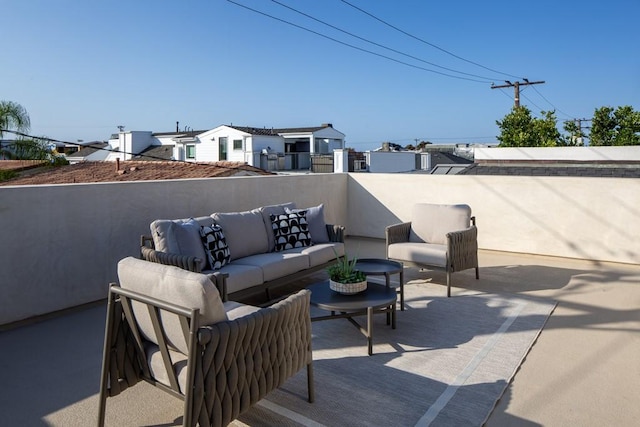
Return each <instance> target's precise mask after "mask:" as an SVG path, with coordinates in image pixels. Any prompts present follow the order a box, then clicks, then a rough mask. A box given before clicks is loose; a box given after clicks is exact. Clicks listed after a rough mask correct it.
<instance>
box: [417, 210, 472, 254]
mask: <svg viewBox="0 0 640 427" xmlns="http://www.w3.org/2000/svg"><path fill="white" fill-rule="evenodd" d="M470 222H471V208H470V207H469V206H468V205H435V204H431V203H416V204H415V205H413V209H412V212H411V231H410V233H409V241H410V242H426V243H435V244H440V245H444V244H446V243H447V233H448V232H450V231H458V230H464V229H466V228H468V227H469V224H470Z"/></svg>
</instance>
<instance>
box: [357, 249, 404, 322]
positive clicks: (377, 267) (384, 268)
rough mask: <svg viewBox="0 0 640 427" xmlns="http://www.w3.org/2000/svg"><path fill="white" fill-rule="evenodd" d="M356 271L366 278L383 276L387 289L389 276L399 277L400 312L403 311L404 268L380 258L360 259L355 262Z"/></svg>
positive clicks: (396, 262) (397, 263) (389, 280)
mask: <svg viewBox="0 0 640 427" xmlns="http://www.w3.org/2000/svg"><path fill="white" fill-rule="evenodd" d="M356 269H358V270H360V271H362V272H363V273H364V274H366V275H367V276H384V280H385V284H386V285H387V288H389V287H390V286H391V275H392V274H397V275H399V276H400V310H404V266H403V265H402V263H401V262H398V261H391V260H388V259H382V258H362V259H359V260H357V262H356Z"/></svg>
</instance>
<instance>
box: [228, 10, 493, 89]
mask: <svg viewBox="0 0 640 427" xmlns="http://www.w3.org/2000/svg"><path fill="white" fill-rule="evenodd" d="M227 1H228V2H229V3H232V4H234V5H236V6H239V7H242V8H244V9H247V10H250V11H251V12H254V13H257V14H259V15H262V16H266V17H268V18H271V19H274V20H276V21H279V22H282V23H284V24H287V25H291V26H292V27H295V28H298V29H301V30H303V31H307V32H309V33H312V34H315V35H317V36H320V37H323V38H325V39H327V40H331V41H333V42H335V43H338V44H341V45H343V46H347V47H350V48H352V49H355V50H359V51H361V52H365V53H368V54H370V55H375V56H378V57H380V58H384V59H388V60H389V61H393V62H396V63H398V64H402V65H406V66H407V67H411V68H415V69H418V70H422V71H427V72H430V73H435V74H440V75H442V76H446V77H451V78H454V79H459V80H468V81H471V82H476V83H487V80H486V79H485V80H477V79H471V78H468V77H461V76H454V75H452V74H447V73H443V72H441V71H436V70H431V69H429V68H425V67H421V66H419V65H414V64H409V63H408V62H404V61H400V60H398V59H395V58H391V57H390V56H386V55H382V54H381V53H377V52H373V51H371V50H368V49H364V48H361V47H358V46H355V45H352V44H349V43H347V42H343V41H341V40H338V39H335V38H333V37H329V36H327V35H325V34H322V33H319V32H317V31H314V30H311V29H309V28H306V27H303V26H301V25H298V24H294V23H293V22H290V21H287V20H284V19H282V18H278V17H276V16H273V15H269V14H268V13H265V12H262V11H259V10H257V9H253V8H251V7H249V6H246V5H244V4H241V3H238V2H236V1H233V0H227Z"/></svg>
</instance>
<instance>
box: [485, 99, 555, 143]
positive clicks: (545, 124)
mask: <svg viewBox="0 0 640 427" xmlns="http://www.w3.org/2000/svg"><path fill="white" fill-rule="evenodd" d="M541 115H542V117H541V118H534V117H532V116H531V111H530V110H529V109H528V108H527V107H523V106H520V107H514V108H513V109H512V110H511V112H510V113H509V114H507V115H506V116H505V117H504V119H502V120H501V121H500V120H497V121H496V124H497V125H498V127H500V135H499V136H498V137H497V138H498V141H500V147H553V146H556V145H564V144H563V139H562V136H561V135H560V131H558V128H557V127H556V117H555V112H554V111H542V113H541Z"/></svg>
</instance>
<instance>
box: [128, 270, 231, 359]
mask: <svg viewBox="0 0 640 427" xmlns="http://www.w3.org/2000/svg"><path fill="white" fill-rule="evenodd" d="M118 280H119V282H120V286H121V287H122V288H124V289H129V290H132V291H135V292H139V293H141V294H144V295H147V296H150V297H153V298H157V299H159V300H162V301H166V302H170V303H172V304H176V305H179V306H182V307H186V308H198V309H200V319H199V321H200V325H201V326H202V325H210V324H213V323H217V322H221V321H225V320H227V314H226V313H225V310H224V305H223V304H222V300H221V299H220V294H219V293H218V289H217V288H216V287H215V285H214V284H213V283H211V280H209V278H208V277H207V276H206V275H204V274H200V273H193V272H190V271H187V270H183V269H181V268H178V267H174V266H170V265H162V264H156V263H154V262H148V261H143V260H140V259H137V258H133V257H127V258H124V259H123V260H121V261H120V262H119V263H118ZM133 311H134V314H135V316H136V319H137V321H138V324H139V325H140V329H141V331H142V333H143V335H144V336H145V338H146V339H147V340H149V341H151V342H153V343H155V344H158V340H157V339H156V338H155V334H154V332H153V325H152V324H151V317H150V316H149V312H148V310H147V308H146V306H143V305H142V304H139V303H136V304H134V305H133ZM161 321H162V325H163V326H164V329H165V331H166V335H167V341H168V344H170V345H171V346H172V347H174V348H175V349H177V350H178V351H180V352H182V353H185V354H186V353H187V342H186V341H185V339H184V334H183V333H182V328H181V327H180V322H179V319H178V317H177V316H175V315H174V314H172V313H168V312H162V314H161Z"/></svg>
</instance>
